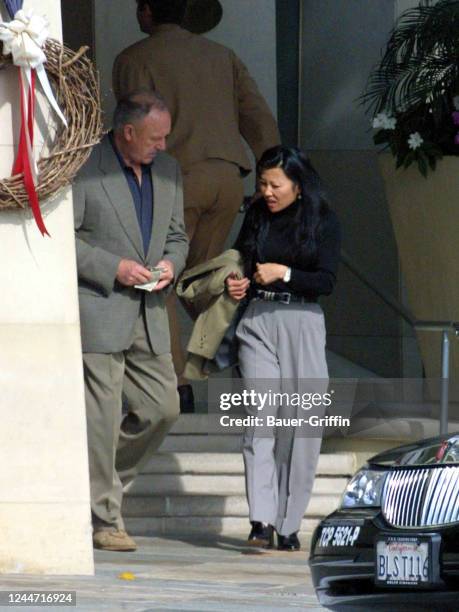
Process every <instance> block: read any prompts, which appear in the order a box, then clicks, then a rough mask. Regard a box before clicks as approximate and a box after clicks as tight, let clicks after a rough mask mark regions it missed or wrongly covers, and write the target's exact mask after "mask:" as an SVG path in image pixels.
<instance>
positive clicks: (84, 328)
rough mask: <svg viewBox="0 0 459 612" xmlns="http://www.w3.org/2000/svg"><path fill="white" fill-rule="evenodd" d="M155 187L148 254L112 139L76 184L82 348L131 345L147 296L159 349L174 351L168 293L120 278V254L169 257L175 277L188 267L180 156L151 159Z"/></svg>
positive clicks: (147, 261)
mask: <svg viewBox="0 0 459 612" xmlns="http://www.w3.org/2000/svg"><path fill="white" fill-rule="evenodd" d="M152 180H153V192H154V210H153V228H152V235H151V242H150V247H149V251H148V253H147V255H145V254H144V250H143V245H142V237H141V233H140V227H139V223H138V221H137V216H136V213H135V208H134V204H133V201H132V196H131V192H130V190H129V186H128V184H127V181H126V178H125V176H124V173H123V171H122V169H121V167H120V164H119V162H118V159H117V158H116V155H115V153H114V151H113V148H112V146H111V144H110V141H109V139H108V137H107V136H106V137H105V138H104V139H103V140H102V142H101V143H100V144H99V145H97V146H96V147H94V149H93V151H92V153H91V156H90V158H89V159H88V161H87V162H86V164H85V165H84V166H83V168H82V169H81V170H80V172H79V173H78V176H77V178H76V180H75V183H74V185H73V205H74V213H75V236H76V251H77V267H78V293H79V302H80V321H81V335H82V343H83V352H91V353H114V352H119V351H123V350H125V349H127V348H128V347H129V346H130V345H131V343H132V340H133V334H134V326H135V323H136V320H137V317H138V314H139V311H140V307H141V301H142V295H143V294H145V295H144V299H145V314H146V325H147V330H148V334H149V338H150V341H151V344H152V347H153V351H154V353H156V354H160V353H165V352H168V351H169V350H170V339H169V325H168V318H167V312H166V310H165V305H164V299H165V292H164V291H160V292H152V293H148V292H144V291H142V290H138V289H134V287H124V286H123V285H121V284H120V283H118V281H117V280H116V273H117V269H118V264H119V262H120V260H121V259H123V258H127V259H133V260H135V261H138V262H139V263H141V264H144V265H151V266H155V265H156V264H157V263H158V261H160V260H161V259H163V258H164V259H169V260H170V261H172V263H173V264H174V266H175V274H176V278H177V277H178V275H179V274H180V272H181V271H182V270H183V268H184V266H185V260H186V256H187V253H188V239H187V236H186V233H185V229H184V224H183V192H182V183H181V175H180V170H179V167H178V164H177V162H176V161H175V160H174V159H173V158H172V157H170V156H169V155H167V154H165V153H162V152H161V153H158V154H157V156H156V158H155V161H154V163H153V165H152Z"/></svg>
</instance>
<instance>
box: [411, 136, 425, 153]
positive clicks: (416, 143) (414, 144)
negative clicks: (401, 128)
mask: <svg viewBox="0 0 459 612" xmlns="http://www.w3.org/2000/svg"><path fill="white" fill-rule="evenodd" d="M423 142H424V140H423V138H422V136H421V134H420V133H419V132H413V133H412V134H410V137H409V138H408V146H409V147H410V149H413V151H414V150H415V149H418V148H419V147H420V146H421V145H422V143H423Z"/></svg>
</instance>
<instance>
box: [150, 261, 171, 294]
mask: <svg viewBox="0 0 459 612" xmlns="http://www.w3.org/2000/svg"><path fill="white" fill-rule="evenodd" d="M155 268H164V270H165V271H164V272H161V276H160V277H159V282H158V284H157V285H156V287H155V288H154V289H153V291H161V289H164V288H165V287H167V285H169V284H170V283H171V282H172V281H173V280H174V264H173V263H172V262H171V261H169V260H168V259H161V261H158V263H157V264H156V266H155Z"/></svg>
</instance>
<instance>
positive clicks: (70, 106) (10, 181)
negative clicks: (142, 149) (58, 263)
mask: <svg viewBox="0 0 459 612" xmlns="http://www.w3.org/2000/svg"><path fill="white" fill-rule="evenodd" d="M5 4H6V6H7V8H8V11H9V13H10V16H11V17H12V18H13V16H14V18H13V19H12V21H10V22H0V40H2V41H3V54H2V55H0V69H1V68H5V67H6V66H8V65H11V64H14V65H15V66H18V68H19V83H20V92H21V128H20V136H19V146H18V151H17V155H16V159H15V162H14V165H13V170H12V176H11V177H10V178H6V179H0V210H5V209H26V208H27V207H30V208H31V209H32V213H33V216H34V218H35V221H36V223H37V226H38V228H39V230H40V232H41V233H42V234H48V231H47V229H46V227H45V224H44V222H43V218H42V215H41V210H40V203H39V202H40V201H43V200H45V199H47V198H50V197H52V196H55V195H56V194H57V192H58V191H60V189H62V188H63V187H64V186H66V185H68V184H69V183H70V182H71V181H72V179H73V178H74V177H75V174H76V173H77V172H78V170H79V169H80V168H81V166H82V165H83V164H84V162H85V161H86V159H87V158H88V156H89V154H90V152H91V148H92V147H93V146H94V145H95V144H97V143H98V142H99V140H100V138H101V134H102V113H101V108H100V93H99V82H98V78H97V75H96V72H95V70H94V67H93V64H92V62H91V61H90V60H89V59H88V58H87V57H86V56H85V53H86V51H87V50H88V47H82V48H81V49H80V50H79V51H78V52H74V51H72V50H71V49H69V48H67V47H65V46H63V45H62V44H61V43H60V42H58V41H56V40H53V39H51V38H48V30H47V21H46V20H45V19H44V18H42V17H39V16H36V15H33V14H32V13H31V12H25V11H23V10H22V9H21V8H20V7H19V10H17V11H16V12H14V15H13V11H14V9H15V8H18V0H16V4H15V6H11V1H9V0H5ZM44 64H46V71H45V68H44ZM48 76H49V80H48ZM36 80H38V81H39V82H40V84H41V88H42V90H43V93H44V94H45V96H46V98H47V99H48V101H49V103H50V105H51V107H52V108H53V110H54V112H55V113H56V115H57V116H58V117H59V123H58V125H57V130H56V134H55V136H54V137H53V143H52V146H51V147H50V149H49V152H48V153H47V154H46V155H43V156H40V157H39V159H38V160H36V159H35V157H34V152H33V136H34V134H33V131H34V107H35V83H36ZM50 81H51V83H52V85H53V86H54V87H53V88H52V87H51V84H50ZM54 92H56V95H55V94H54ZM48 235H49V234H48Z"/></svg>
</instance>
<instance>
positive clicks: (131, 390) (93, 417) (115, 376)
mask: <svg viewBox="0 0 459 612" xmlns="http://www.w3.org/2000/svg"><path fill="white" fill-rule="evenodd" d="M83 363H84V379H85V398H86V418H87V428H88V451H89V476H90V485H91V509H92V513H93V522H94V524H95V525H100V524H102V525H105V524H109V525H113V526H116V527H117V528H118V529H123V528H124V527H123V519H122V517H121V502H122V495H123V487H124V486H126V485H127V484H129V483H130V482H131V481H132V480H133V479H134V478H135V476H136V475H137V474H138V473H139V471H140V470H141V468H142V467H143V466H144V465H145V463H146V462H147V461H148V459H149V458H150V456H151V454H152V453H153V452H154V451H155V450H156V449H157V448H158V447H159V445H160V444H161V442H162V441H163V439H164V437H165V435H166V434H167V432H168V431H169V429H170V428H171V426H172V425H173V423H174V421H175V420H176V419H177V418H178V416H179V412H180V411H179V399H178V393H177V379H176V376H175V372H174V367H173V364H172V357H171V354H170V353H164V354H161V355H154V354H153V353H152V350H151V347H150V343H149V341H148V337H147V332H146V329H145V323H144V320H143V316H142V314H141V315H139V318H138V320H137V323H136V327H135V335H134V340H133V343H132V345H131V346H130V347H129V349H128V350H126V351H123V352H120V353H111V354H102V353H84V354H83ZM123 393H124V396H125V398H126V401H127V406H128V408H129V412H128V414H127V415H125V417H124V419H122V412H121V407H122V406H121V401H122V400H121V398H122V394H123Z"/></svg>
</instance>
